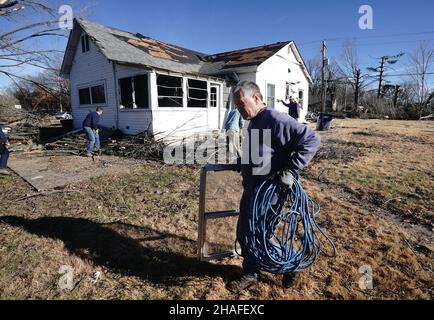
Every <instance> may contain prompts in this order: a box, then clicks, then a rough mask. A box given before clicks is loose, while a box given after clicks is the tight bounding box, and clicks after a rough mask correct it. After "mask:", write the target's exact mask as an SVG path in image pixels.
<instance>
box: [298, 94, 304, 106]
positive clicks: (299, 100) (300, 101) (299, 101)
mask: <svg viewBox="0 0 434 320" xmlns="http://www.w3.org/2000/svg"><path fill="white" fill-rule="evenodd" d="M303 100H304V91H303V90H298V104H299V105H300V106H301V107H303Z"/></svg>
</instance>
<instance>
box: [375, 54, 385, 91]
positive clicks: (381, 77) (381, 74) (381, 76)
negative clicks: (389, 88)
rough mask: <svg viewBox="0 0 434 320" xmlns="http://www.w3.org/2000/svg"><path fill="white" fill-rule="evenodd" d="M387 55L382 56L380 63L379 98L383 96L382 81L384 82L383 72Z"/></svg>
mask: <svg viewBox="0 0 434 320" xmlns="http://www.w3.org/2000/svg"><path fill="white" fill-rule="evenodd" d="M385 59H386V57H382V58H381V65H380V81H379V82H378V93H377V98H378V99H379V98H380V96H381V83H382V82H383V72H384V61H385Z"/></svg>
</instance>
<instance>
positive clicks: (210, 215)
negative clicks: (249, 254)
mask: <svg viewBox="0 0 434 320" xmlns="http://www.w3.org/2000/svg"><path fill="white" fill-rule="evenodd" d="M219 171H239V166H238V165H236V164H221V165H218V164H216V165H210V164H208V165H205V166H204V167H202V169H201V172H200V197H199V229H198V238H197V256H198V258H199V260H200V261H209V260H212V259H221V258H225V257H232V256H234V255H235V254H236V253H235V249H234V250H230V251H225V252H218V253H212V254H210V253H208V250H207V248H206V245H205V244H206V222H207V220H210V219H218V218H225V217H233V216H238V215H239V214H240V213H239V211H236V210H227V211H213V212H205V205H206V203H205V202H206V176H207V173H208V172H219Z"/></svg>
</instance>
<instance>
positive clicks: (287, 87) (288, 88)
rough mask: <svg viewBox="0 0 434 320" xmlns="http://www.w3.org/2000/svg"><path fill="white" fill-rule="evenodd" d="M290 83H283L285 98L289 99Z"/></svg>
mask: <svg viewBox="0 0 434 320" xmlns="http://www.w3.org/2000/svg"><path fill="white" fill-rule="evenodd" d="M290 88H291V84H290V83H289V82H286V83H285V100H289V97H290V96H291V91H290V90H291V89H290Z"/></svg>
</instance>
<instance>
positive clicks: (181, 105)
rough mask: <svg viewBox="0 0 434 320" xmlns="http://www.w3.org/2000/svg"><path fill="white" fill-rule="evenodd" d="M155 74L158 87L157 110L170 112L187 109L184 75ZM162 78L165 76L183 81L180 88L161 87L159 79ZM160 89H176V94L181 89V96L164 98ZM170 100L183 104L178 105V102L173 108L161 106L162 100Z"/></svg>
mask: <svg viewBox="0 0 434 320" xmlns="http://www.w3.org/2000/svg"><path fill="white" fill-rule="evenodd" d="M155 74H156V77H155V85H156V87H157V108H161V109H163V110H170V109H173V110H181V109H183V108H185V107H186V105H185V103H184V97H185V90H184V85H185V79H186V78H185V77H183V76H182V75H172V74H167V73H158V72H156V73H155ZM160 76H163V77H173V78H179V79H181V83H180V87H166V86H164V85H159V84H158V78H159V77H160ZM159 87H164V88H170V89H175V92H176V90H178V89H181V95H180V96H179V95H178V96H163V95H161V96H160V94H159V93H158V88H159ZM170 98H173V99H179V100H181V104H179V103H178V105H176V102H175V104H174V105H171V106H161V104H160V99H170Z"/></svg>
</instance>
